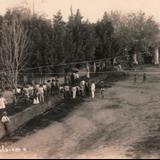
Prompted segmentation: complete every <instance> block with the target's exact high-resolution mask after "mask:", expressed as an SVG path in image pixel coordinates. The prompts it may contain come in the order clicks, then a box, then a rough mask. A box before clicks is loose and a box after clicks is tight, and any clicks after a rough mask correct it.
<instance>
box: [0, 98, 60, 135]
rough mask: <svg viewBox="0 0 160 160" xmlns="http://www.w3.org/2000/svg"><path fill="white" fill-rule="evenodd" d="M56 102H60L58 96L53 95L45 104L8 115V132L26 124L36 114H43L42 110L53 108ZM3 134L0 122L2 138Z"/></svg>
mask: <svg viewBox="0 0 160 160" xmlns="http://www.w3.org/2000/svg"><path fill="white" fill-rule="evenodd" d="M57 102H60V98H58V97H54V99H53V100H50V101H49V102H48V105H47V104H43V105H33V106H31V107H29V108H27V109H26V110H24V111H22V112H20V113H17V114H16V115H14V116H11V117H10V120H11V121H10V123H9V130H10V132H13V131H15V130H17V129H18V128H19V127H21V126H23V125H24V124H26V123H27V122H29V121H30V120H32V119H33V118H35V117H36V116H38V115H41V114H43V113H44V112H46V111H47V110H49V109H51V108H54V106H56V104H57ZM4 135H5V131H4V128H3V124H2V123H0V138H3V137H4Z"/></svg>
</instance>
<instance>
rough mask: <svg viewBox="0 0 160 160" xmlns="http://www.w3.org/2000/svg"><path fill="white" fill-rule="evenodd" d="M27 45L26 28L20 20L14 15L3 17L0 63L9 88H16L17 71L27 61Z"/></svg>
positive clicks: (20, 69) (21, 68) (18, 71)
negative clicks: (7, 17)
mask: <svg viewBox="0 0 160 160" xmlns="http://www.w3.org/2000/svg"><path fill="white" fill-rule="evenodd" d="M28 46H29V39H28V37H27V30H25V29H24V26H23V25H22V22H21V20H20V19H19V18H18V17H16V16H14V17H12V19H5V20H4V21H3V24H2V29H1V43H0V63H1V64H2V66H3V70H4V72H5V73H6V78H7V82H8V83H9V85H10V87H11V88H14V89H15V88H17V83H18V77H19V73H20V71H22V70H23V68H24V66H25V65H26V63H27V59H28V52H27V49H28Z"/></svg>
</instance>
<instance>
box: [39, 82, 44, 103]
mask: <svg viewBox="0 0 160 160" xmlns="http://www.w3.org/2000/svg"><path fill="white" fill-rule="evenodd" d="M38 96H39V100H40V102H41V103H44V89H43V85H40V87H39V89H38Z"/></svg>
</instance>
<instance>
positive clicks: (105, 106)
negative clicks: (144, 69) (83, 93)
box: [0, 74, 160, 158]
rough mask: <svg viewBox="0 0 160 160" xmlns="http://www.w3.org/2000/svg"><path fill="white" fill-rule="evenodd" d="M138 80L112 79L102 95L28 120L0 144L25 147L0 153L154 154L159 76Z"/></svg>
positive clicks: (159, 136) (159, 125)
mask: <svg viewBox="0 0 160 160" xmlns="http://www.w3.org/2000/svg"><path fill="white" fill-rule="evenodd" d="M141 79H142V78H141V77H139V79H138V82H137V83H136V84H135V83H133V78H129V79H127V80H126V81H122V82H116V83H115V84H114V85H113V87H112V88H108V89H106V90H105V99H101V97H100V94H99V93H97V95H96V99H95V100H94V101H92V100H91V99H90V98H86V99H85V100H84V102H81V103H78V104H77V103H76V102H74V103H75V104H76V105H75V104H73V103H72V104H71V106H67V105H66V104H64V106H62V107H63V110H62V109H61V110H59V111H57V112H56V113H55V112H50V113H48V114H47V115H44V116H42V117H40V119H37V120H34V121H32V122H31V123H30V124H28V125H27V126H26V127H25V128H24V129H23V130H22V134H17V135H15V137H14V138H15V140H16V141H15V142H10V143H8V142H7V143H6V142H5V143H2V145H4V146H5V147H6V148H9V149H10V148H17V147H18V148H25V150H24V151H22V152H16V153H15V152H7V153H4V152H2V153H0V158H160V84H159V81H160V76H159V75H158V74H154V75H152V76H148V77H147V81H146V82H145V83H142V82H141V81H142V80H141ZM73 105H74V107H73ZM65 106H67V108H65V109H64V107H65ZM60 112H63V113H61V116H60V117H59V116H58V113H60ZM28 128H29V131H28ZM23 132H24V133H23Z"/></svg>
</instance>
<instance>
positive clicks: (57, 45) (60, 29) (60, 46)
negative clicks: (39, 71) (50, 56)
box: [52, 11, 65, 62]
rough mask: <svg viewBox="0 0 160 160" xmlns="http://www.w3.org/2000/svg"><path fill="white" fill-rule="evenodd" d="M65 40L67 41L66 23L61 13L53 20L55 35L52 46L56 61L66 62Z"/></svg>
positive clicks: (53, 35)
mask: <svg viewBox="0 0 160 160" xmlns="http://www.w3.org/2000/svg"><path fill="white" fill-rule="evenodd" d="M64 40H65V23H64V21H63V17H62V14H61V12H60V11H58V12H57V14H56V15H55V16H54V19H53V34H52V44H53V48H54V61H55V62H62V61H63V60H64V61H65V53H64V52H65V50H64Z"/></svg>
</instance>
